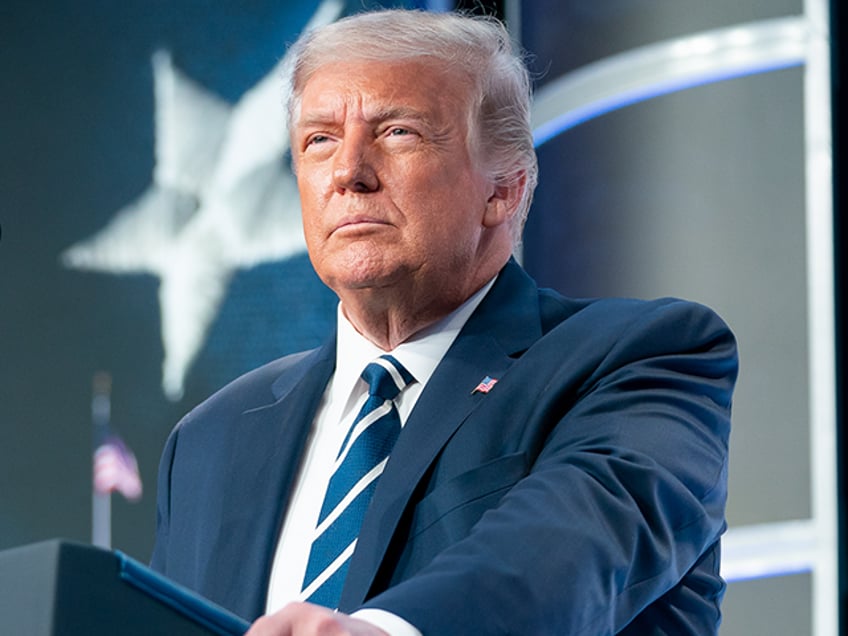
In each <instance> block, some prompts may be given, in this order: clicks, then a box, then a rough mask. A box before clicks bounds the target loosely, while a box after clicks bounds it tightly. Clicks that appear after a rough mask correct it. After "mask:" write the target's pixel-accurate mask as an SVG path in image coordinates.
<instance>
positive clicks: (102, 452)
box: [94, 434, 142, 501]
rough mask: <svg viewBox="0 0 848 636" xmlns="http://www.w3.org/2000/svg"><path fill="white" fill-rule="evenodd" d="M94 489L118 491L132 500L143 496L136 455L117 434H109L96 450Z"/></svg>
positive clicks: (109, 491)
mask: <svg viewBox="0 0 848 636" xmlns="http://www.w3.org/2000/svg"><path fill="white" fill-rule="evenodd" d="M94 490H95V492H98V493H100V494H102V495H107V494H109V493H112V492H115V491H118V492H119V493H121V494H122V495H123V496H124V497H126V498H127V499H129V500H130V501H137V500H138V499H140V498H141V491H142V487H141V476H140V475H139V473H138V463H137V462H136V460H135V455H133V453H132V451H131V450H130V449H129V448H127V445H126V444H124V442H123V440H122V439H121V438H120V437H118V436H117V435H114V434H112V435H109V436H108V437H107V438H106V439H105V440H104V441H103V443H101V444H100V446H98V447H97V449H96V450H95V451H94Z"/></svg>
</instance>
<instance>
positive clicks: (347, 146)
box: [333, 132, 380, 194]
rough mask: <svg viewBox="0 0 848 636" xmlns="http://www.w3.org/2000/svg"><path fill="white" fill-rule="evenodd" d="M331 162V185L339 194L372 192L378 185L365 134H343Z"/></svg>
mask: <svg viewBox="0 0 848 636" xmlns="http://www.w3.org/2000/svg"><path fill="white" fill-rule="evenodd" d="M333 162H334V163H333V185H334V187H335V189H336V191H337V192H338V193H339V194H344V193H345V192H358V193H365V192H374V191H375V190H377V189H378V188H379V187H380V181H379V179H378V178H377V172H376V170H375V166H374V161H373V157H372V155H371V150H370V146H369V143H368V136H367V135H366V134H364V133H360V132H356V133H352V134H348V135H345V137H344V139H342V141H341V143H340V144H339V146H338V148H337V149H336V154H335V157H334V158H333Z"/></svg>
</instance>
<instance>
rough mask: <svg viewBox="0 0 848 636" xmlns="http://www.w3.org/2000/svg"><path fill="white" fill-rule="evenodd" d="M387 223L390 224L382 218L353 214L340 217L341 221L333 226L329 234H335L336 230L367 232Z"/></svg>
mask: <svg viewBox="0 0 848 636" xmlns="http://www.w3.org/2000/svg"><path fill="white" fill-rule="evenodd" d="M388 225H390V223H389V222H388V221H384V220H382V219H377V218H374V217H370V216H354V217H348V218H345V219H342V220H341V222H340V223H338V224H337V225H336V227H334V228H333V230H332V232H331V234H335V233H337V232H342V233H346V234H347V233H357V232H369V231H372V230H374V229H378V228H380V227H386V226H388Z"/></svg>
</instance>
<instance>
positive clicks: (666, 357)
mask: <svg viewBox="0 0 848 636" xmlns="http://www.w3.org/2000/svg"><path fill="white" fill-rule="evenodd" d="M639 307H640V309H638V310H637V311H632V310H628V311H631V313H632V314H633V315H632V316H630V318H629V319H628V320H626V321H620V320H619V321H617V322H616V324H618V325H621V326H620V327H616V328H615V329H608V328H607V327H605V326H603V323H602V322H598V323H595V324H596V329H595V330H594V331H593V330H591V329H589V330H586V332H585V333H586V335H585V343H583V345H577V344H575V342H577V341H575V340H574V338H573V334H572V335H571V336H569V337H565V336H564V335H563V334H564V333H565V332H566V331H567V330H568V329H569V328H570V327H569V326H568V321H565V322H564V323H563V325H560V326H558V327H556V328H554V329H552V330H551V331H550V332H549V333H548V334H546V335H545V336H544V337H543V338H542V339H541V340H539V341H538V342H537V343H536V345H535V346H534V348H531V350H529V351H528V352H526V353H525V354H523V357H526V356H531V355H535V354H534V353H533V351H534V349H536V350H537V351H541V353H539V354H538V355H539V356H540V358H539V359H540V360H543V359H549V358H550V357H551V356H554V357H556V356H558V357H559V358H560V360H561V363H560V364H553V365H548V366H546V365H545V364H542V363H540V364H538V365H536V368H537V369H539V370H544V371H545V373H546V374H547V377H546V378H545V379H544V381H543V382H542V384H541V389H540V390H538V391H537V392H535V393H533V394H532V395H528V394H521V395H515V396H513V399H516V400H521V399H525V400H527V399H529V400H533V401H534V403H533V405H532V407H530V409H529V410H528V412H529V413H530V415H529V416H528V422H538V421H545V422H547V423H548V424H549V429H548V430H549V433H546V437H545V439H544V443H543V444H542V446H541V448H540V449H539V451H538V453H537V454H534V455H533V456H532V458H531V461H530V467H529V469H528V471H527V473H526V475H525V476H523V477H522V478H521V479H519V480H518V481H516V483H515V484H514V485H513V486H512V487H511V488H509V490H508V491H507V492H506V494H505V495H504V496H503V497H502V498H501V499H500V501H499V503H498V505H497V506H495V507H493V508H491V509H489V510H488V511H486V512H485V513H484V514H483V515H482V517H481V518H480V519H479V521H477V522H476V524H475V525H474V526H473V528H472V529H471V531H470V532H469V533H468V534H467V536H465V538H463V539H462V540H460V541H458V542H456V543H454V544H453V545H450V546H446V547H445V548H444V549H443V550H442V551H441V552H440V553H439V554H438V555H437V556H436V557H435V558H434V559H433V560H432V561H431V562H430V563H429V564H428V565H426V566H425V567H424V568H423V569H421V570H420V571H418V572H417V573H415V574H414V575H413V576H412V577H410V578H408V579H406V580H404V581H402V582H400V583H399V584H397V585H394V586H392V587H390V588H389V589H387V590H385V591H383V592H382V593H380V594H378V595H377V596H375V597H374V598H372V599H371V600H370V601H369V602H368V603H366V607H376V608H381V609H385V610H388V611H390V612H394V613H396V614H398V615H399V616H401V617H403V618H405V619H406V620H408V621H409V622H411V623H412V624H414V625H416V626H417V627H418V628H419V629H421V630H422V631H423V632H424V634H472V633H485V634H612V633H618V632H620V631H622V630H624V629H625V628H626V627H627V626H628V624H631V627H632V623H633V621H634V620H635V621H637V623H638V621H639V620H645V617H646V616H647V612H649V610H650V607H651V605H652V603H654V602H655V601H657V599H660V598H661V597H663V595H666V594H669V593H671V591H672V590H673V589H675V588H676V587H677V589H676V590H675V593H676V594H678V596H679V598H678V600H677V602H678V603H679V604H680V605H681V608H682V609H683V610H685V609H686V608H685V605H686V604H687V603H690V602H691V603H692V604H693V607H695V608H696V610H697V611H694V612H686V611H681V612H679V616H677V618H675V612H676V610H675V611H672V612H670V613H666V614H665V615H664V617H663V618H662V619H659V618H657V617H654V619H647V620H649V622H651V625H650V627H649V628H648V627H646V628H644V629H643V630H641V631H640V630H639V629H637V631H636V633H642V634H644V633H675V634H686V633H699V634H704V633H711V632H714V631H715V630H716V629H717V625H718V622H719V617H720V615H719V612H718V602H719V600H720V598H721V596H722V594H723V590H724V585H723V583H722V582H721V579H720V577H719V576H718V549H717V542H718V540H719V537H720V535H721V533H722V532H723V530H724V528H725V523H724V505H725V499H726V495H727V442H728V436H729V425H730V422H729V418H730V415H729V411H730V399H731V392H732V387H733V383H734V381H735V377H736V369H737V360H736V349H735V344H734V341H733V337H732V335H731V334H730V331H729V330H728V329H727V327H726V325H724V323H723V322H722V321H721V320H720V319H718V318H717V317H716V316H715V315H714V314H713V313H712V312H710V311H709V310H707V309H705V308H703V307H700V306H697V305H692V304H690V303H685V302H680V301H672V302H662V303H653V304H645V305H639ZM565 342H571V343H572V344H571V345H570V347H571V348H570V349H565V348H564V345H563V343H565ZM574 347H577V350H575V348H574ZM538 348H541V349H538ZM581 351H586V352H589V351H591V352H593V353H592V354H591V355H592V356H594V357H593V358H592V359H591V362H588V363H587V362H585V360H584V361H583V362H579V363H578V364H584V365H587V366H586V370H585V371H581V372H580V373H575V372H574V369H573V364H572V363H570V362H568V361H569V360H570V359H574V358H575V356H577V358H580V352H581ZM588 355H589V354H587V358H588ZM515 368H517V367H515ZM510 373H514V371H512V370H511V371H510ZM507 384H508V383H507V382H505V381H504V382H502V383H501V385H503V387H501V386H498V387H495V389H494V390H493V392H494V391H496V390H498V389H501V388H504V389H505V388H506V386H507ZM492 425H493V426H497V425H498V424H497V422H493V423H492ZM704 559H711V560H712V561H713V562H712V563H708V564H706V565H707V570H708V571H709V572H711V573H713V574H714V576H708V577H702V578H700V579H699V578H697V577H694V578H693V577H689V579H687V584H686V586H687V589H680V582H681V580H682V579H684V577H685V575H686V574H687V572H690V571H692V570H693V568H695V566H696V565H698V564H699V563H700V562H701V561H702V560H704ZM701 565H703V564H702V563H701ZM698 604H706V606H707V607H706V609H705V610H704V609H703V608H702V609H697V606H698ZM662 621H664V622H665V624H664V625H663V624H660V623H661V622H662ZM675 621H677V622H678V624H675ZM692 621H702V622H703V624H693V623H692Z"/></svg>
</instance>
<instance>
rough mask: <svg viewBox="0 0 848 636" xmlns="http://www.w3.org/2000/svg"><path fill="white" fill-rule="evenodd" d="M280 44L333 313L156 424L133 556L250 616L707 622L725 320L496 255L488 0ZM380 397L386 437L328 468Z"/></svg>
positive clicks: (724, 407) (566, 629) (506, 101)
mask: <svg viewBox="0 0 848 636" xmlns="http://www.w3.org/2000/svg"><path fill="white" fill-rule="evenodd" d="M292 55H293V56H294V60H295V62H294V66H293V77H292V86H293V97H292V101H291V104H290V107H289V128H290V131H291V139H292V157H293V166H294V168H295V171H296V174H297V179H298V185H299V189H300V195H301V204H302V209H303V222H304V232H305V235H306V240H307V246H308V250H309V255H310V258H311V260H312V263H313V265H314V267H315V270H316V271H317V272H318V274H319V276H320V277H321V279H322V280H323V281H324V282H325V283H326V284H327V285H328V286H329V287H331V288H332V289H333V290H334V291H335V292H336V293H337V294H338V296H339V299H340V305H339V312H338V320H339V322H338V329H337V334H336V336H335V337H334V338H333V339H332V340H331V341H330V342H328V343H326V344H325V345H324V346H323V347H321V348H319V349H317V350H314V351H310V352H305V353H301V354H297V355H294V356H289V357H286V358H283V359H281V360H277V361H275V362H272V363H270V364H269V365H266V366H265V367H262V368H260V369H258V370H256V371H254V372H252V373H249V374H247V375H246V376H243V377H242V378H240V379H238V380H236V381H235V382H233V383H232V384H231V385H230V386H228V387H226V388H224V389H223V390H222V391H220V392H219V393H218V394H216V395H215V396H213V397H212V398H210V399H209V400H207V401H206V402H205V403H204V404H202V405H200V406H199V407H197V408H196V409H195V410H194V411H192V412H191V413H190V414H189V415H187V416H186V418H184V420H183V421H182V422H181V423H180V424H179V425H178V426H177V428H176V429H175V430H174V432H173V433H172V435H171V437H170V439H169V442H168V445H167V447H166V450H165V453H164V455H163V459H162V465H161V469H160V483H159V503H158V516H159V521H158V529H157V541H156V548H155V551H154V556H153V565H154V567H156V568H157V569H159V570H161V571H163V572H164V573H165V574H167V575H168V576H171V577H173V578H174V579H176V580H177V581H179V582H181V583H184V584H186V585H188V586H189V587H192V588H194V589H196V590H198V591H199V592H200V593H202V594H204V595H206V596H208V597H209V598H211V599H212V600H214V601H216V602H218V603H221V604H222V605H224V606H226V607H229V608H230V609H232V610H234V611H235V612H237V613H239V614H241V615H243V616H245V617H246V618H248V619H251V620H253V619H255V618H257V617H258V616H260V615H262V614H263V613H266V612H267V615H266V616H265V617H263V618H260V619H259V620H258V621H256V623H255V624H254V626H253V627H252V628H251V631H250V632H249V634H250V636H262V635H272V634H318V633H321V634H324V633H328V634H329V633H332V634H393V635H394V634H421V633H423V634H427V635H429V634H439V635H442V634H612V633H624V634H676V635H679V634H708V633H715V632H716V631H717V629H718V624H719V621H720V612H719V603H720V600H721V597H722V595H723V592H724V584H723V582H722V580H721V578H720V576H719V571H718V570H719V537H720V535H721V533H722V532H723V530H724V527H725V523H724V504H725V499H726V494H727V483H726V478H727V441H728V434H729V409H730V399H731V392H732V387H733V383H734V380H735V376H736V369H737V361H736V351H735V345H734V341H733V337H732V335H731V334H730V332H729V331H728V329H727V327H726V326H725V325H724V323H722V322H721V321H720V320H719V319H718V318H717V317H716V316H715V315H714V314H713V313H712V312H710V311H709V310H707V309H705V308H703V307H700V306H697V305H693V304H690V303H686V302H682V301H677V300H662V301H655V302H642V301H629V300H599V301H577V300H572V299H567V298H563V297H562V296H559V295H558V294H556V293H554V292H551V291H547V290H539V289H537V288H536V286H535V284H534V283H533V282H532V281H531V280H530V279H529V277H527V275H526V274H525V273H524V272H523V270H521V268H520V267H519V266H518V265H517V264H516V263H515V262H514V261H513V260H511V257H510V255H511V253H512V250H513V247H514V245H515V244H516V242H517V240H518V237H519V236H520V232H521V227H522V223H523V218H524V216H525V214H526V211H527V208H528V207H529V202H530V198H531V196H532V190H533V187H534V185H535V181H536V163H535V156H534V152H533V146H532V138H531V133H530V127H529V82H528V79H527V72H526V70H525V68H524V66H523V65H522V64H521V62H520V60H519V59H518V58H517V56H516V55H515V54H514V53H513V51H512V49H511V45H510V42H509V38H508V36H507V34H506V33H505V31H504V30H503V28H502V27H501V26H499V25H498V24H497V23H495V22H494V21H491V20H485V19H473V18H468V17H460V16H458V15H454V14H427V13H419V12H409V11H385V12H377V13H370V14H362V15H359V16H355V17H352V18H348V19H345V20H342V21H340V22H338V23H335V24H333V25H330V26H328V27H325V28H323V29H321V30H319V31H317V32H313V33H311V34H307V35H306V36H305V37H304V38H302V39H301V40H300V41H299V42H298V43H297V44H295V46H294V49H293V52H292ZM386 354H389V355H386ZM372 361H376V364H377V367H380V368H379V369H377V367H375V366H374V365H371V364H369V363H371V362H372ZM366 366H367V368H366ZM363 368H366V371H365V372H363ZM374 369H377V371H374ZM360 373H362V374H363V377H362V379H360V377H359V376H360ZM374 374H378V375H379V376H380V378H383V379H385V378H389V380H387V383H388V384H391V385H393V388H394V393H393V394H392V395H390V396H389V397H386V396H383V395H382V394H379V395H378V393H379V392H378V391H377V389H375V388H373V387H374V386H375V384H376V383H374V382H372V380H373V378H374V377H376V376H375V375H374ZM381 382H383V380H381ZM380 409H382V410H380ZM378 424H379V427H384V428H385V429H386V430H387V431H388V430H392V431H394V432H393V433H392V435H393V437H391V442H386V443H384V442H380V443H381V444H384V446H386V448H384V449H383V450H382V451H380V452H381V453H382V454H378V455H375V456H373V457H372V456H370V455H367V453H366V454H365V455H363V456H362V457H365V456H366V455H367V456H368V457H370V459H368V461H369V462H371V463H367V462H366V460H365V459H362V457H360V456H359V455H357V457H358V458H359V459H358V460H357V461H359V462H360V463H363V462H364V463H365V466H364V468H363V469H362V470H361V472H360V473H358V474H357V475H356V476H355V477H350V476H349V475H348V474H347V473H346V471H347V470H348V468H349V466H348V464H349V458H350V457H351V456H352V455H356V454H357V452H358V451H357V450H356V449H357V448H359V446H358V444H359V443H360V440H363V439H370V437H366V436H369V435H371V432H373V431H374V430H375V429H377V428H379V427H378ZM401 427H402V428H401ZM349 431H350V432H349ZM375 435H376V434H375ZM362 444H365V442H362ZM368 452H369V453H370V452H371V451H368ZM386 454H387V455H388V460H386V459H385V455H386ZM363 475H364V476H363ZM344 480H348V483H347V485H346V486H345V488H341V487H339V486H338V484H339V483H340V482H341V481H344ZM354 483H355V484H356V487H353V484H354ZM363 501H364V502H365V503H364V506H363V507H362V508H360V507H359V505H360V504H362V502H363ZM356 515H359V516H358V517H357V518H356V521H355V522H348V521H345V523H344V524H342V523H341V521H342V520H349V519H351V518H353V517H354V516H356ZM337 525H345V529H344V530H339V529H337ZM345 532H346V533H347V534H344V533H345ZM342 535H344V536H343V538H342V539H338V537H342ZM328 537H329V538H328ZM337 539H338V540H337ZM322 559H323V560H322ZM322 604H323V605H326V607H322V606H321V605H322ZM335 608H338V611H333V609H335ZM351 612H352V613H354V616H349V613H351Z"/></svg>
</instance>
